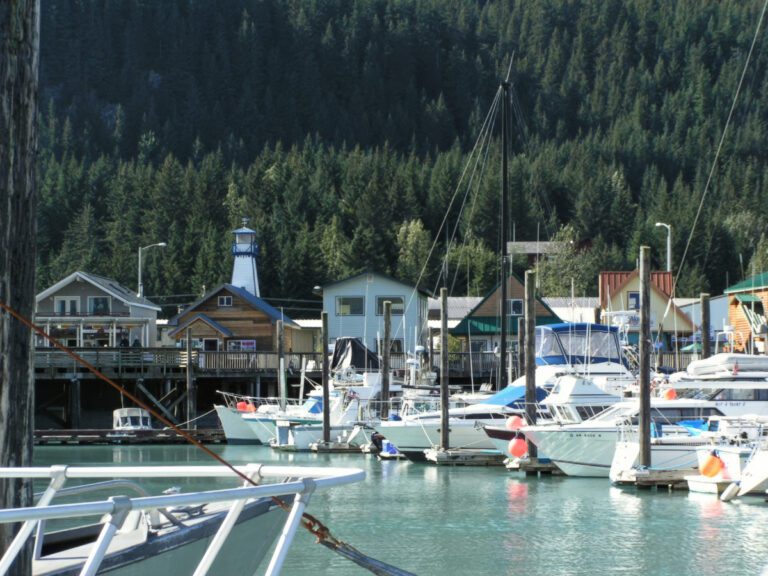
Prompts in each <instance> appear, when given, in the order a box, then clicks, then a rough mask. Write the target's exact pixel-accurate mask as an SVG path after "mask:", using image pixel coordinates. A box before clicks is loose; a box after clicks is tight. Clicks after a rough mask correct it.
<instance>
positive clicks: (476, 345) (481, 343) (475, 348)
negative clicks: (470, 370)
mask: <svg viewBox="0 0 768 576" xmlns="http://www.w3.org/2000/svg"><path fill="white" fill-rule="evenodd" d="M486 344H487V342H486V341H485V340H472V342H470V343H469V345H470V349H471V350H472V352H485V345H486Z"/></svg>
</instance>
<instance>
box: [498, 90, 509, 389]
mask: <svg viewBox="0 0 768 576" xmlns="http://www.w3.org/2000/svg"><path fill="white" fill-rule="evenodd" d="M509 87H510V84H509V82H508V81H506V80H505V81H503V82H502V83H501V98H502V102H501V314H500V318H501V326H500V328H501V333H500V334H499V350H500V351H501V355H500V356H499V381H498V384H497V386H498V390H501V389H502V388H504V387H505V386H506V385H507V384H508V380H507V364H508V362H507V358H508V356H507V354H508V352H507V334H508V332H509V327H508V326H509V324H508V322H509V311H508V310H507V298H508V295H507V282H508V276H509V272H508V268H511V267H512V264H511V262H508V260H507V257H506V256H507V239H508V238H509V206H508V201H509V200H508V196H509V180H508V174H507V172H508V168H507V164H508V158H507V157H508V156H509V152H508V149H509V142H508V138H509Z"/></svg>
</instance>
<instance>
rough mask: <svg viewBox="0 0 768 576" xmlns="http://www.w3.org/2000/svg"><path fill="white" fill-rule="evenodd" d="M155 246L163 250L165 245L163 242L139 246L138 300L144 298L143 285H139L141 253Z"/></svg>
mask: <svg viewBox="0 0 768 576" xmlns="http://www.w3.org/2000/svg"><path fill="white" fill-rule="evenodd" d="M155 246H160V247H161V248H165V247H166V246H167V244H166V243H165V242H158V243H157V244H150V245H149V246H143V247H142V246H139V292H138V293H137V294H136V296H138V297H139V298H144V284H142V283H141V252H142V251H143V250H148V249H150V248H154V247H155Z"/></svg>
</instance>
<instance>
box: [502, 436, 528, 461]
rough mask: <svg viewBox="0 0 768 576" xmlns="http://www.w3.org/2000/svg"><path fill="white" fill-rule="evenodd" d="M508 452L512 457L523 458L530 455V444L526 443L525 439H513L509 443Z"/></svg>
mask: <svg viewBox="0 0 768 576" xmlns="http://www.w3.org/2000/svg"><path fill="white" fill-rule="evenodd" d="M507 451H508V452H509V455H510V456H514V457H515V458H522V457H523V456H525V455H526V454H527V453H528V443H527V442H526V441H525V438H512V440H510V441H509V447H508V448H507Z"/></svg>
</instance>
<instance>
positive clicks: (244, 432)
mask: <svg viewBox="0 0 768 576" xmlns="http://www.w3.org/2000/svg"><path fill="white" fill-rule="evenodd" d="M214 408H215V409H216V414H217V415H218V416H219V422H221V428H222V430H224V436H225V437H226V439H227V444H261V443H262V441H261V439H260V438H259V437H258V436H257V435H256V434H255V433H254V431H253V430H251V427H250V426H249V425H248V424H247V423H246V422H245V421H244V420H243V417H242V416H241V414H240V412H239V411H238V410H236V409H235V408H230V407H229V406H221V405H215V406H214Z"/></svg>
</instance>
